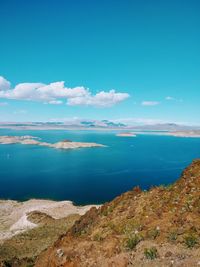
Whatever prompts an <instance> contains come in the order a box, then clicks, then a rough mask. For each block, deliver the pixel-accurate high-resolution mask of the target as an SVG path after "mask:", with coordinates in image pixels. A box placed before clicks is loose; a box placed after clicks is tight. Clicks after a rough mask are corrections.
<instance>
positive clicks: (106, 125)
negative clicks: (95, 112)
mask: <svg viewBox="0 0 200 267" xmlns="http://www.w3.org/2000/svg"><path fill="white" fill-rule="evenodd" d="M15 127H20V128H56V129H57V128H58V129H63V128H78V129H92V128H93V129H116V130H117V129H122V130H123V129H127V130H136V131H186V130H200V126H188V125H181V124H176V123H156V124H141V125H138V124H132V125H130V124H129V125H128V124H125V123H122V122H116V121H112V120H87V119H71V120H66V121H63V122H60V121H52V122H23V123H21V122H19V123H18V122H1V123H0V128H15Z"/></svg>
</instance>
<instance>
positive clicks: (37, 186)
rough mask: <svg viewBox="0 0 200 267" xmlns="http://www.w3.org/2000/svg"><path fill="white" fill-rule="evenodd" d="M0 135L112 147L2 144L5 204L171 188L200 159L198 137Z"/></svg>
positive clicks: (98, 199) (87, 199) (101, 198)
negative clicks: (159, 187) (163, 185)
mask: <svg viewBox="0 0 200 267" xmlns="http://www.w3.org/2000/svg"><path fill="white" fill-rule="evenodd" d="M0 135H32V136H37V137H41V138H42V140H43V141H47V142H57V141H60V140H63V139H71V140H72V141H81V142H96V143H100V144H104V145H107V146H108V147H105V148H101V147H99V148H82V149H74V150H57V149H52V148H48V147H42V146H41V147H40V146H32V145H18V144H17V145H0V198H4V199H8V198H9V199H17V200H25V199H29V198H49V199H55V200H72V201H74V202H75V203H77V204H86V203H102V202H105V201H108V200H111V199H112V198H113V197H115V196H117V195H119V194H120V193H122V192H124V191H127V190H129V189H131V188H132V187H134V186H136V185H139V186H140V187H141V188H143V189H148V188H149V187H151V186H153V185H159V184H169V183H172V182H173V181H175V180H176V179H177V178H178V177H179V175H180V174H181V172H182V170H183V169H184V168H185V167H186V166H187V165H188V164H190V163H191V161H192V160H193V159H195V158H200V138H177V137H171V136H155V135H139V136H137V137H136V138H131V137H117V136H115V133H113V132H93V131H92V132H89V131H70V132H68V131H14V130H0Z"/></svg>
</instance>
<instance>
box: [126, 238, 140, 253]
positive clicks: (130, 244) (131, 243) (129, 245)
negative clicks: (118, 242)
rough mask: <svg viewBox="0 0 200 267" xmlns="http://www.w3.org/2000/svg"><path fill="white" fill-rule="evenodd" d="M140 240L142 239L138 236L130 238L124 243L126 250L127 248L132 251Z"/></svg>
mask: <svg viewBox="0 0 200 267" xmlns="http://www.w3.org/2000/svg"><path fill="white" fill-rule="evenodd" d="M141 240H142V237H141V236H140V235H138V234H134V235H132V236H130V237H129V238H128V239H127V241H126V248H128V249H129V250H132V249H134V248H135V247H136V246H137V244H138V243H139V242H140V241H141Z"/></svg>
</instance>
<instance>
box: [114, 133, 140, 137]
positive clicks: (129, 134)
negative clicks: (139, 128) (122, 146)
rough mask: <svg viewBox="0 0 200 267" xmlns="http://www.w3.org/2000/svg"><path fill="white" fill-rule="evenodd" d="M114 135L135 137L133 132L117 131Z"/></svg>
mask: <svg viewBox="0 0 200 267" xmlns="http://www.w3.org/2000/svg"><path fill="white" fill-rule="evenodd" d="M116 136H121V137H136V134H135V133H131V132H125V133H118V134H116Z"/></svg>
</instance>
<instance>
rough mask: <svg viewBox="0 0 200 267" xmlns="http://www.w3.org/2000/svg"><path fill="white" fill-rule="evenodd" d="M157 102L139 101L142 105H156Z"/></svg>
mask: <svg viewBox="0 0 200 267" xmlns="http://www.w3.org/2000/svg"><path fill="white" fill-rule="evenodd" d="M159 104H160V102H158V101H143V102H142V103H141V105H142V106H157V105H159Z"/></svg>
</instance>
